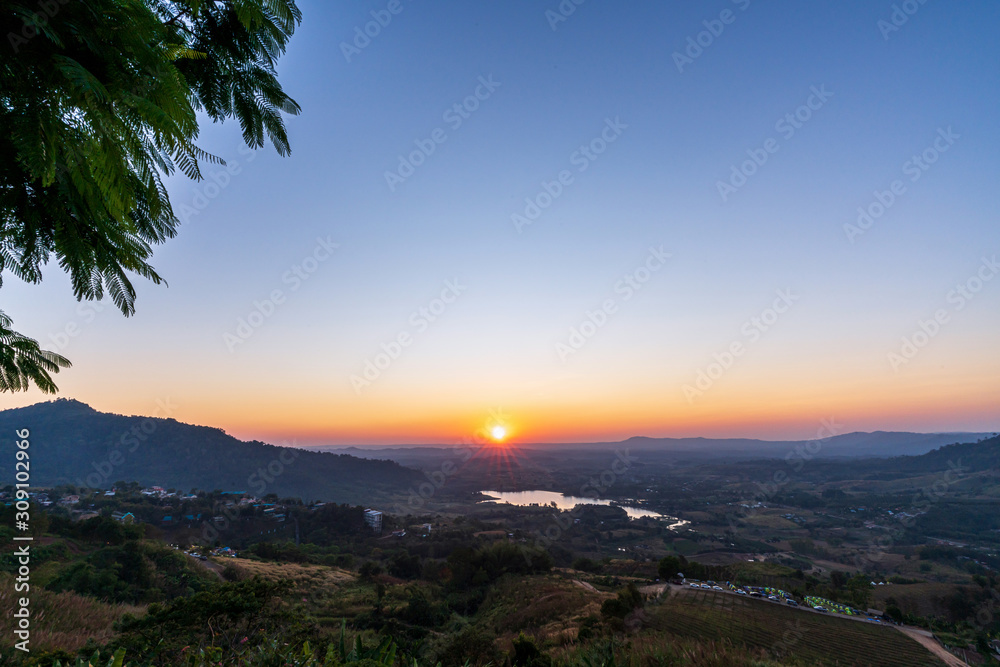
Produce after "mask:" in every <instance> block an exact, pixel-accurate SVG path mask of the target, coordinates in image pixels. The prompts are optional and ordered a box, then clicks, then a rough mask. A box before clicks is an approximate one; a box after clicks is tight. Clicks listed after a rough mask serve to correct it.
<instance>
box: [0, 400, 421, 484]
mask: <svg viewBox="0 0 1000 667" xmlns="http://www.w3.org/2000/svg"><path fill="white" fill-rule="evenodd" d="M25 428H27V429H29V430H30V438H29V441H30V443H31V444H30V447H29V453H30V463H31V469H30V473H31V485H32V486H45V485H56V484H75V485H77V486H88V487H93V488H110V487H111V486H112V485H113V484H114V483H115V482H116V481H135V482H139V483H140V484H144V485H157V486H162V487H164V488H171V487H172V488H176V489H178V490H181V491H184V492H187V491H190V490H191V489H195V488H197V489H202V490H206V491H211V490H215V489H219V490H222V491H246V492H248V493H252V494H254V495H256V496H258V497H260V496H264V495H265V494H268V493H276V494H278V495H279V496H281V497H299V498H302V499H304V500H326V501H331V502H349V503H355V504H367V503H372V502H373V501H374V500H377V499H378V498H380V497H388V496H391V495H398V494H400V493H403V492H404V491H405V490H406V489H407V488H409V487H410V486H411V485H413V484H419V483H420V482H421V481H424V479H425V478H424V477H423V475H421V474H420V473H418V472H417V471H415V470H412V469H409V468H404V467H403V466H401V465H399V464H398V463H395V462H391V461H372V460H367V459H361V458H357V457H354V456H348V455H346V454H330V453H323V452H316V451H306V450H302V449H297V448H291V447H276V446H273V445H268V444H265V443H263V442H243V441H241V440H237V439H236V438H234V437H232V436H230V435H227V434H226V433H225V432H224V431H222V430H221V429H218V428H210V427H206V426H192V425H190V424H184V423H181V422H178V421H176V420H174V419H158V418H153V417H126V416H122V415H116V414H108V413H103V412H98V411H96V410H94V409H93V408H91V407H90V406H88V405H86V404H84V403H80V402H78V401H73V400H66V399H59V400H56V401H51V402H48V403H37V404H35V405H32V406H28V407H25V408H16V409H12V410H4V411H2V412H0V433H3V434H5V437H6V438H7V439H8V442H10V441H11V440H12V439H13V438H14V433H15V431H17V430H20V429H25ZM7 451H8V453H9V454H10V458H9V459H8V461H7V462H6V463H4V464H3V465H0V484H10V483H13V482H14V456H13V453H12V450H10V449H8V450H7Z"/></svg>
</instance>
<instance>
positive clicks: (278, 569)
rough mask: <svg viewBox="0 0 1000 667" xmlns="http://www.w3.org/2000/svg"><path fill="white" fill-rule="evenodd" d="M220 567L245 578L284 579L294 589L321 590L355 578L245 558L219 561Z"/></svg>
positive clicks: (337, 571) (312, 567) (321, 568)
mask: <svg viewBox="0 0 1000 667" xmlns="http://www.w3.org/2000/svg"><path fill="white" fill-rule="evenodd" d="M220 563H221V564H222V565H231V566H233V567H235V568H236V569H237V570H239V571H241V572H243V573H244V574H245V575H247V576H251V577H252V576H255V575H259V576H261V577H263V578H264V579H268V580H271V581H276V580H279V579H285V580H288V581H291V582H292V583H293V584H295V587H296V588H299V587H302V588H309V589H315V588H322V587H326V586H339V585H342V584H345V583H349V582H351V581H354V579H355V576H354V575H353V574H351V573H350V572H347V571H346V570H341V569H340V568H336V567H327V566H326V565H303V564H299V563H264V562H261V561H255V560H248V559H246V558H226V559H224V560H222V561H220Z"/></svg>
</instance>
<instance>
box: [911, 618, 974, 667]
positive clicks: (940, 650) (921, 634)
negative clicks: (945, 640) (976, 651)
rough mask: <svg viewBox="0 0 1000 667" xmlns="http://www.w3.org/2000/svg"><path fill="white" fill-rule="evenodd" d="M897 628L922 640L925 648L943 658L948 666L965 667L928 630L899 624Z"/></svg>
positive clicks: (919, 640)
mask: <svg viewBox="0 0 1000 667" xmlns="http://www.w3.org/2000/svg"><path fill="white" fill-rule="evenodd" d="M897 629H898V630H899V631H900V632H902V633H903V634H904V635H906V636H908V637H913V638H914V639H916V640H917V641H918V642H920V643H921V644H922V645H923V647H924V648H926V649H927V650H928V651H930V652H931V653H933V654H934V655H936V656H937V657H939V658H941V660H943V661H944V664H946V665H948V667H965V663H964V662H962V661H961V660H959V659H958V658H956V657H955V656H954V655H952V654H951V653H949V652H948V651H947V650H946V649H945V647H943V646H941V644H939V643H938V641H937V640H936V639H934V637H933V636H932V635H930V633H929V632H927V631H926V630H918V629H916V628H907V627H904V626H897Z"/></svg>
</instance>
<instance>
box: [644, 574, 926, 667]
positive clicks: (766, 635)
mask: <svg viewBox="0 0 1000 667" xmlns="http://www.w3.org/2000/svg"><path fill="white" fill-rule="evenodd" d="M647 610H648V611H652V612H653V613H654V614H655V617H654V621H653V624H654V627H656V628H657V629H659V630H662V631H664V632H668V633H671V634H674V635H678V636H682V637H698V638H702V639H709V640H713V641H719V640H726V639H728V640H730V641H732V642H733V643H734V644H744V645H747V646H750V647H758V648H763V649H766V650H768V651H770V652H771V653H773V654H775V655H776V656H779V657H782V658H791V659H793V660H798V661H802V662H806V663H808V664H816V665H829V666H831V667H833V666H847V665H866V666H867V665H871V666H873V667H918V666H921V667H922V666H927V667H944V663H942V662H941V661H940V660H939V659H938V658H936V657H935V656H933V655H932V654H931V653H929V652H928V651H927V649H925V648H924V647H923V646H921V645H920V644H918V643H917V642H916V641H914V640H913V639H911V638H910V637H907V636H906V635H904V634H903V633H901V632H899V631H897V630H896V629H895V628H890V627H882V626H878V625H873V624H870V623H865V622H861V621H856V620H850V619H843V618H836V617H833V616H827V615H824V614H818V613H813V612H810V611H805V610H801V609H793V608H790V607H784V606H781V605H778V604H774V603H771V602H765V601H760V600H752V599H745V598H742V597H737V596H735V595H727V594H724V593H718V592H714V591H707V590H692V589H682V590H678V591H677V592H676V593H675V594H674V595H671V596H670V597H669V598H666V599H665V600H664V601H663V602H662V603H661V604H660V605H658V606H651V607H648V608H647Z"/></svg>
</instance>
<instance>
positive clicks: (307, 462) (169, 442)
mask: <svg viewBox="0 0 1000 667" xmlns="http://www.w3.org/2000/svg"><path fill="white" fill-rule="evenodd" d="M23 428H28V429H30V431H31V437H30V441H31V448H30V455H31V483H32V485H33V486H42V485H54V484H75V485H77V486H89V487H95V488H109V487H111V486H112V485H113V484H114V483H115V482H116V481H136V482H139V483H141V484H144V485H157V486H162V487H164V488H171V487H173V488H176V489H178V490H182V491H190V490H191V489H195V488H197V489H202V490H214V489H220V490H223V491H246V492H249V493H252V494H254V495H257V496H263V495H265V494H267V493H276V494H278V495H279V496H282V497H285V496H290V497H300V498H303V499H305V500H326V501H332V502H349V503H355V504H371V503H375V502H376V501H378V500H380V499H388V498H390V497H395V498H398V497H399V496H400V495H401V494H403V495H405V494H407V493H409V491H408V490H409V489H411V488H412V487H414V486H419V484H421V483H423V482H426V481H427V478H426V477H425V476H424V474H422V473H421V472H419V470H425V471H426V470H431V469H437V468H439V467H440V466H441V465H442V461H450V460H453V459H455V457H456V448H454V447H436V446H426V445H413V446H399V447H375V448H363V447H328V448H313V449H308V450H307V449H301V448H291V447H276V446H274V445H269V444H266V443H263V442H256V441H254V442H243V441H241V440H237V439H236V438H234V437H232V436H230V435H228V434H226V433H225V432H224V431H222V430H221V429H218V428H211V427H206V426H193V425H190V424H184V423H181V422H178V421H176V420H174V419H160V418H154V417H127V416H123V415H116V414H108V413H102V412H98V411H96V410H94V409H93V408H91V407H89V406H88V405H85V404H84V403H80V402H78V401H74V400H67V399H58V400H56V401H51V402H47V403H37V404H35V405H32V406H29V407H25V408H17V409H12V410H4V411H0V432H2V433H6V434H8V436H9V437H10V436H12V435H13V433H14V432H15V431H16V430H18V429H23ZM992 435H993V434H989V433H896V432H882V431H876V432H874V433H847V434H843V435H836V436H832V437H829V438H826V439H823V440H799V441H773V440H753V439H745V438H730V439H711V438H647V437H635V438H630V439H628V440H624V441H622V442H604V443H578V444H565V443H560V444H544V443H539V444H526V445H521V444H519V445H517V450H518V451H519V453H520V454H519V457H518V464H519V465H520V466H521V467H522V468H523V469H524V471H528V470H530V469H536V470H537V469H548V470H562V471H567V472H568V471H570V470H572V469H575V468H580V469H588V468H592V467H594V466H600V465H606V461H605V459H606V458H607V456H609V455H613V453H614V452H615V451H625V450H627V451H628V452H629V455H630V456H632V457H634V458H636V460H637V461H638V462H640V463H641V464H643V465H649V464H653V465H656V464H672V463H673V462H676V461H680V460H688V461H691V462H697V461H706V462H707V461H713V460H716V461H718V460H748V459H766V458H783V457H785V456H786V455H788V454H790V453H794V452H796V451H805V452H807V453H808V454H809V456H810V457H814V458H821V459H827V460H832V459H838V458H839V459H844V460H857V459H860V458H871V457H876V458H882V459H889V458H890V457H914V456H918V455H921V454H927V453H928V452H931V451H932V450H938V451H937V452H936V453H934V454H931V455H929V456H927V457H923V458H922V459H920V460H919V461H918V460H913V459H906V458H904V459H900V460H898V465H899V466H901V467H913V466H917V467H922V466H925V465H932V466H936V465H937V464H938V463H941V462H940V461H937V459H938V458H941V457H949V456H965V457H966V460H973V459H970V458H969V457H974V460H976V461H977V462H978V460H979V459H980V458H982V457H983V456H986V457H987V458H988V459H989V461H995V458H996V456H997V454H996V451H997V448H996V447H992V448H985V449H984V448H982V447H968V448H967V449H963V447H966V446H965V445H962V444H960V443H975V442H976V441H979V440H982V439H984V438H988V437H990V436H992ZM956 443H959V444H956ZM947 445H954V447H950V448H949V447H946V446H947ZM939 448H943V449H939ZM460 458H461V459H462V460H464V459H465V458H467V457H460ZM487 459H488V457H487ZM477 461H478V462H479V463H480V464H483V463H488V461H486V460H485V459H484V460H479V458H478V457H477V459H474V460H473V461H470V464H471V465H470V467H469V468H468V470H469V471H471V472H472V473H475V474H473V477H476V475H478V472H476V471H477V470H478V468H476V463H477ZM13 481H14V467H13V457H12V458H11V459H10V464H9V465H0V484H8V483H11V482H13Z"/></svg>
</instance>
